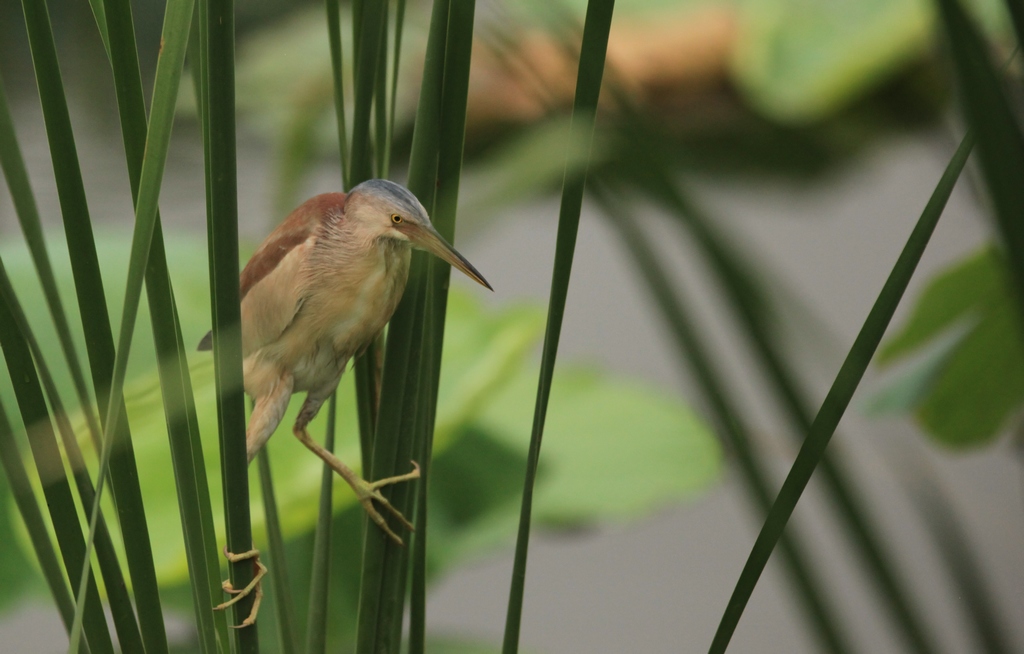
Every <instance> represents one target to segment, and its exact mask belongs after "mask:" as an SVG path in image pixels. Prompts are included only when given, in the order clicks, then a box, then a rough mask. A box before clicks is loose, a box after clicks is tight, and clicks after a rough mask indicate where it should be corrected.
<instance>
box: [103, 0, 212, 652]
mask: <svg viewBox="0 0 1024 654" xmlns="http://www.w3.org/2000/svg"><path fill="white" fill-rule="evenodd" d="M105 16H106V23H107V28H108V32H109V35H110V36H109V39H110V45H109V49H110V50H111V52H112V55H111V68H112V71H113V76H114V86H115V91H116V94H117V104H118V111H119V115H120V119H121V134H122V139H123V141H124V147H125V158H126V160H127V164H128V178H129V182H130V185H131V190H132V198H133V200H134V201H135V202H136V204H137V203H138V200H139V187H140V184H141V178H142V166H143V159H144V153H145V146H146V133H147V130H148V126H147V117H146V106H145V99H144V96H143V90H142V79H141V73H140V69H139V61H138V54H137V50H138V48H137V44H136V41H135V33H134V25H133V22H132V16H131V7H130V5H129V3H128V2H127V1H126V0H107V8H106V11H105ZM191 45H192V44H191V43H190V44H189V46H190V47H191ZM166 259H167V258H166V255H165V252H164V246H163V232H162V229H161V226H160V216H159V212H157V214H156V224H155V226H154V231H153V237H152V245H151V249H150V255H149V265H148V266H147V268H146V291H147V293H146V297H147V300H148V304H149V311H150V314H151V317H152V320H151V324H152V328H153V339H154V342H155V345H156V352H157V359H158V365H159V373H160V388H161V393H162V395H163V401H164V407H165V415H166V418H167V430H168V437H169V439H170V442H171V457H172V465H173V467H174V469H175V482H176V488H177V491H178V501H179V505H180V506H181V508H182V514H181V515H182V532H183V534H184V535H185V546H186V550H187V558H188V561H189V571H190V575H191V577H192V579H193V580H195V583H193V584H192V590H193V596H194V597H193V600H194V601H193V604H194V608H195V611H196V624H197V627H198V631H199V640H200V646H201V648H202V650H203V651H204V652H213V651H215V648H216V640H217V633H216V631H217V628H218V626H220V628H221V629H222V630H223V636H224V640H225V642H226V640H227V639H226V636H227V623H226V621H225V619H224V618H223V616H222V614H219V613H217V614H214V613H213V611H212V608H213V606H214V605H215V604H217V603H219V598H220V593H221V589H220V580H219V573H218V568H219V565H218V558H217V547H216V542H215V538H214V537H213V533H214V532H213V513H212V507H211V505H210V498H209V496H210V493H209V487H208V485H207V481H206V473H205V465H204V464H203V453H202V449H201V447H200V445H199V431H198V419H197V417H196V413H195V401H194V398H193V396H192V389H191V380H190V377H189V372H188V361H187V359H186V357H185V348H184V343H183V339H182V336H181V329H180V326H179V323H178V316H177V310H176V308H175V305H174V293H173V290H172V289H171V282H170V277H169V275H168V270H167V260H166ZM204 532H205V533H208V534H209V538H206V537H205V536H204ZM207 541H209V542H207ZM204 580H205V582H206V583H203V582H204ZM145 587H146V588H156V587H157V585H156V579H155V578H154V579H153V580H152V581H151V582H149V583H146V584H145ZM137 593H138V590H137ZM144 615H145V616H146V617H145V618H144ZM139 619H140V623H142V624H143V634H144V637H147V638H149V639H150V643H149V644H147V650H148V651H150V652H156V651H161V648H162V647H165V646H166V645H165V644H164V643H165V641H164V640H163V638H164V637H163V624H162V620H161V623H160V624H159V625H153V624H152V623H153V622H155V616H154V615H153V613H152V612H151V611H150V612H144V611H142V610H141V608H140V616H139Z"/></svg>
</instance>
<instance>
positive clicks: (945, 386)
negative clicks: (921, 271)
mask: <svg viewBox="0 0 1024 654" xmlns="http://www.w3.org/2000/svg"><path fill="white" fill-rule="evenodd" d="M1015 302H1016V296H1015V295H1014V294H1013V293H1012V292H1011V289H1010V286H1009V279H1008V276H1007V269H1006V261H1005V259H1004V257H1003V256H1002V254H1001V253H1000V252H999V251H998V250H997V249H995V248H992V247H987V248H984V249H983V250H980V251H979V252H977V253H975V254H973V255H971V256H969V257H967V258H966V259H965V260H963V261H960V262H957V263H956V264H954V265H952V266H950V267H949V268H947V269H946V270H944V271H942V272H941V273H939V274H938V275H936V276H935V277H934V278H933V279H932V280H931V282H930V283H929V284H928V286H927V288H925V290H924V291H923V292H922V293H921V295H920V296H919V297H918V299H917V303H916V304H915V305H914V309H913V311H912V313H911V314H910V317H909V318H908V319H907V322H906V324H905V325H903V327H902V328H901V329H900V330H899V331H898V332H897V333H896V334H894V335H893V337H892V338H891V339H889V341H888V342H887V343H886V344H885V346H884V347H883V349H882V351H881V353H880V356H879V359H878V361H879V363H882V364H893V363H896V362H900V361H904V362H907V363H906V364H905V369H904V370H902V371H901V373H900V374H899V376H898V377H897V378H896V379H894V380H891V381H890V382H889V383H888V384H887V385H886V387H885V388H884V389H883V390H880V391H878V392H877V394H876V396H875V398H874V401H873V406H874V407H875V409H876V412H877V411H878V410H880V409H889V410H890V411H893V410H897V411H913V412H914V415H915V416H916V418H917V419H918V421H919V422H920V423H921V425H922V427H924V429H925V431H926V433H928V434H929V435H930V436H932V437H933V438H934V439H935V440H936V441H937V442H939V443H942V444H944V445H947V446H950V447H972V446H980V445H984V444H986V443H990V442H991V441H992V440H993V439H994V438H995V437H996V436H998V435H999V434H1000V433H1002V431H1003V430H1004V428H1005V427H1006V424H1007V421H1008V420H1009V418H1010V417H1011V416H1012V415H1014V414H1016V413H1017V411H1018V410H1019V408H1020V406H1021V405H1022V404H1024V344H1022V343H1021V338H1020V334H1021V333H1022V329H1021V319H1020V314H1019V312H1018V310H1017V308H1016V306H1015ZM883 401H888V402H889V404H888V405H884V404H881V403H882V402H883Z"/></svg>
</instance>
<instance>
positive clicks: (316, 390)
mask: <svg viewBox="0 0 1024 654" xmlns="http://www.w3.org/2000/svg"><path fill="white" fill-rule="evenodd" d="M414 247H415V248H419V249H422V250H426V251H427V252H430V253H432V254H434V255H436V256H438V257H440V258H441V259H443V260H445V261H447V262H448V263H449V264H451V265H452V266H454V267H455V268H457V269H459V270H461V271H462V272H464V273H465V274H466V275H468V276H469V277H470V278H471V279H473V280H474V281H476V282H478V283H480V284H482V285H483V286H485V287H487V288H488V289H490V288H491V286H490V284H488V283H487V281H486V280H485V279H484V278H483V276H482V275H481V274H480V273H479V272H477V270H476V268H474V267H473V266H472V264H470V263H469V261H467V260H466V258H465V257H463V256H462V255H461V254H459V253H458V252H457V251H456V250H455V248H453V247H452V246H451V245H450V244H448V243H447V242H446V241H445V240H444V238H442V237H441V235H440V234H438V233H437V231H436V230H435V229H434V227H433V225H432V224H431V223H430V218H429V217H428V216H427V212H426V210H425V209H424V208H423V205H422V204H420V202H419V200H417V199H416V196H415V195H413V194H412V193H411V192H410V191H409V190H408V189H406V188H404V187H403V186H400V185H398V184H396V183H394V182H390V181H388V180H383V179H371V180H369V181H366V182H363V183H362V184H359V185H358V186H356V187H354V188H353V189H351V191H349V193H347V194H345V193H325V194H323V195H317V196H315V197H313V198H310V199H309V200H307V201H306V202H304V203H303V204H302V205H300V206H299V207H298V208H297V209H295V210H294V211H292V212H291V214H289V215H288V217H287V218H285V220H284V222H282V223H281V224H280V225H279V226H278V227H277V229H275V230H274V231H273V232H271V233H270V235H269V236H267V238H266V239H265V240H264V241H263V243H262V244H261V245H260V246H259V248H257V250H256V252H255V253H254V254H253V255H252V258H251V259H250V260H249V263H247V264H246V266H245V268H244V269H243V270H242V274H241V279H240V295H241V301H242V307H241V309H242V357H243V362H242V370H243V375H244V381H245V392H246V393H247V394H248V395H249V396H250V397H252V399H253V404H254V405H253V410H252V416H251V417H250V419H249V426H248V428H247V429H246V434H245V441H246V451H247V453H248V457H249V461H250V462H251V461H252V459H253V457H254V456H256V453H257V452H259V450H260V448H261V447H263V446H264V444H266V442H267V440H268V439H269V438H270V436H271V434H273V433H274V431H275V430H276V429H277V426H278V425H279V424H280V422H281V419H282V418H283V417H284V413H285V410H286V409H287V408H288V402H289V400H290V398H291V396H292V394H293V393H298V392H302V391H304V392H305V393H306V400H305V402H303V404H302V408H301V409H300V410H299V415H298V417H297V418H296V420H295V425H294V426H293V427H292V432H293V433H294V434H295V436H296V437H297V438H298V439H299V440H300V441H302V443H303V445H305V446H306V447H307V448H309V449H310V450H312V451H313V452H314V453H316V454H317V455H318V456H319V457H320V458H321V459H323V460H324V461H325V462H326V463H327V464H328V465H330V466H331V467H332V468H333V469H334V470H336V471H337V472H338V474H340V475H341V476H342V477H343V478H344V479H345V481H346V482H348V484H349V485H350V486H351V487H352V490H353V491H355V493H356V496H357V497H358V499H359V502H360V503H361V504H362V505H363V507H364V508H365V509H366V512H367V514H369V516H370V518H371V519H372V520H373V521H374V522H375V523H376V524H377V525H379V526H380V528H381V529H383V530H384V531H385V532H386V533H387V534H388V535H389V536H390V537H391V538H393V539H394V540H395V541H396V542H398V543H401V542H402V539H401V538H399V537H398V535H397V534H395V532H394V531H392V530H391V528H390V527H389V526H388V524H387V521H385V519H384V517H383V516H381V514H380V513H379V512H378V511H377V510H376V508H375V507H374V505H373V502H374V500H376V502H377V503H378V504H379V505H380V506H382V507H383V508H384V509H385V510H387V511H389V512H390V513H391V514H392V515H393V516H394V517H395V518H396V519H397V520H398V521H399V522H401V523H402V525H403V526H404V527H406V528H407V529H412V525H411V524H409V522H408V520H406V519H405V517H404V516H403V515H402V514H401V513H400V512H399V511H397V510H396V509H395V508H394V507H392V506H391V505H390V504H389V503H388V501H387V499H385V498H384V496H383V495H381V493H380V488H381V487H382V486H385V485H388V484H393V483H396V482H400V481H407V480H410V479H415V478H416V477H418V476H419V467H418V466H417V465H416V464H415V462H413V470H412V471H411V472H409V473H407V474H404V475H400V476H397V477H390V478H387V479H381V480H377V481H375V482H372V483H370V482H367V481H365V480H363V479H362V478H361V477H360V476H359V475H357V474H356V473H355V472H354V471H353V470H352V469H351V468H349V467H348V466H347V465H345V463H344V462H342V461H341V460H340V459H339V458H338V457H336V456H335V455H334V454H332V453H331V452H329V451H328V450H326V449H324V448H323V447H322V446H321V445H320V444H319V443H317V442H315V441H314V440H313V439H312V438H310V436H309V433H308V432H307V430H306V427H307V425H309V423H310V421H311V420H313V418H314V417H315V416H316V414H317V412H318V411H319V410H320V407H321V406H322V405H323V403H324V401H325V400H327V399H328V398H329V397H330V396H331V394H332V393H333V392H334V389H335V388H337V386H338V381H339V380H340V379H341V375H342V373H343V372H344V370H345V366H346V365H347V364H348V361H349V359H351V358H352V357H353V356H355V355H357V354H359V353H360V352H362V351H363V350H364V349H365V348H366V347H367V346H368V345H369V344H370V343H371V342H372V341H373V340H374V339H375V338H376V337H377V335H378V334H379V333H380V332H381V330H382V329H383V328H384V326H385V325H386V324H387V322H388V320H390V318H391V315H392V314H393V313H394V311H395V307H397V306H398V301H399V300H400V299H401V298H402V292H403V291H404V290H405V285H406V281H407V279H408V275H409V259H410V256H411V250H412V248H414ZM212 341H213V339H212V333H208V334H207V335H206V336H205V337H204V338H203V340H202V341H201V342H200V343H199V349H200V350H209V349H212V346H213V342H212ZM257 555H258V553H257V552H256V551H255V550H253V551H251V552H247V553H242V554H228V558H229V559H231V560H240V558H255V557H256V556H257ZM258 565H259V567H261V568H262V564H258ZM260 576H262V575H260ZM256 583H258V579H257V580H256V581H254V583H253V584H250V586H249V590H251V588H252V587H253V586H254V585H255V584H256ZM225 590H228V591H229V592H232V593H235V594H236V598H235V599H234V600H232V601H231V602H225V603H224V604H222V605H221V606H220V607H218V608H224V607H226V606H228V605H230V604H232V603H234V602H235V601H237V600H238V599H240V598H241V597H242V596H244V595H243V593H244V594H248V591H247V590H245V589H243V590H241V591H235V590H234V589H232V588H230V585H226V586H225ZM259 594H260V593H259V590H258V589H257V596H259ZM254 619H255V609H254V611H253V613H252V614H251V615H250V618H248V619H247V623H248V624H251V623H252V622H251V621H252V620H254Z"/></svg>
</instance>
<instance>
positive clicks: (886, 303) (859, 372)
mask: <svg viewBox="0 0 1024 654" xmlns="http://www.w3.org/2000/svg"><path fill="white" fill-rule="evenodd" d="M970 146H971V140H970V139H969V138H967V139H965V140H964V143H961V146H960V148H959V149H958V150H957V152H956V154H955V155H954V157H953V159H952V160H951V161H950V163H949V165H948V166H947V167H946V170H945V172H944V173H943V175H942V178H941V179H940V180H939V183H938V185H937V186H936V187H935V191H934V192H933V193H932V196H931V198H929V200H928V203H927V205H926V206H925V208H924V211H923V212H922V213H921V217H920V219H919V220H918V221H917V224H916V225H915V226H914V229H913V231H912V232H911V234H910V237H909V239H908V240H907V244H906V245H905V246H904V248H903V251H902V252H901V253H900V256H899V258H898V259H897V260H896V264H895V266H894V267H893V270H892V272H891V273H890V274H889V278H888V279H887V280H886V282H885V285H884V286H883V287H882V291H881V292H880V293H879V295H878V299H877V300H875V304H874V306H872V308H871V311H870V312H869V313H868V317H867V319H866V320H865V321H864V325H863V326H862V327H861V330H860V333H859V334H858V335H857V338H856V340H855V341H854V343H853V346H852V347H851V348H850V352H849V354H847V357H846V360H845V361H844V362H843V365H842V367H841V368H840V369H839V373H838V374H837V375H836V379H835V381H834V382H833V384H832V387H831V389H829V392H828V395H827V396H826V397H825V401H824V402H823V403H822V405H821V408H820V409H819V410H818V414H817V416H816V417H815V419H814V422H813V423H812V425H811V430H810V433H809V434H808V436H807V438H806V439H805V441H804V444H803V446H802V447H801V448H800V452H799V454H797V457H796V461H794V463H793V466H792V468H791V469H790V472H789V475H788V476H787V477H786V481H785V482H783V484H782V488H781V489H780V490H779V494H778V496H777V498H776V500H775V503H774V504H773V505H772V509H771V511H770V512H769V514H768V518H767V519H766V520H765V523H764V526H763V527H762V528H761V532H760V534H758V537H757V540H756V541H755V543H754V547H753V549H752V551H751V553H750V556H749V557H748V559H747V563H746V565H745V566H744V568H743V572H742V573H741V574H740V578H739V580H738V581H737V583H736V588H735V589H734V590H733V594H732V597H731V598H730V600H729V604H728V606H727V607H726V610H725V612H724V614H723V615H722V619H721V621H720V622H719V625H718V630H717V632H716V633H715V638H714V640H713V641H712V643H711V647H710V650H709V651H710V652H711V653H712V654H716V653H721V652H725V650H726V648H727V647H728V645H729V640H730V639H731V638H732V634H733V633H734V632H735V630H736V625H737V624H738V623H739V619H740V617H741V616H742V615H743V609H744V608H745V607H746V605H747V602H748V601H749V599H750V595H751V593H753V591H754V587H755V586H756V585H757V580H758V579H759V578H760V576H761V572H762V571H763V570H764V566H765V565H766V564H767V562H768V558H769V557H770V556H771V553H772V550H773V549H774V548H775V545H776V543H777V542H778V541H779V537H780V536H781V535H782V532H783V530H784V529H785V527H786V523H787V522H788V521H789V517H790V516H791V515H792V513H793V509H794V508H796V503H797V502H798V501H799V500H800V496H801V494H802V493H803V490H804V488H806V486H807V482H808V481H809V480H810V478H811V475H812V474H813V473H814V470H815V468H816V467H817V465H818V463H819V462H820V461H821V458H822V456H823V455H824V452H825V448H826V447H827V446H828V442H829V439H830V438H831V437H832V434H833V433H835V430H836V427H837V426H838V425H839V421H840V419H842V417H843V413H844V412H845V411H846V407H847V406H848V405H849V403H850V400H851V399H852V398H853V393H854V391H856V390H857V386H858V385H859V384H860V380H861V378H862V377H863V375H864V371H865V370H866V369H867V367H868V364H869V363H870V362H871V359H872V357H873V356H874V354H875V350H876V349H877V348H878V344H879V342H881V340H882V336H883V334H884V333H885V330H886V328H887V327H888V326H889V322H890V320H892V315H893V313H894V312H895V311H896V307H897V306H898V305H899V302H900V300H901V299H902V298H903V293H904V291H906V288H907V284H908V283H909V282H910V278H911V276H912V275H913V274H914V270H915V269H916V268H917V264H918V262H919V261H920V260H921V255H922V254H923V253H924V250H925V247H926V246H927V245H928V241H929V239H930V238H931V235H932V233H933V232H934V230H935V225H936V224H937V223H938V221H939V217H940V216H941V215H942V211H943V209H944V208H945V206H946V202H947V201H948V200H949V196H950V194H951V193H952V191H953V186H954V185H955V184H956V180H957V178H958V177H959V174H960V170H961V169H962V168H963V165H964V163H965V162H966V160H967V157H968V155H969V154H970Z"/></svg>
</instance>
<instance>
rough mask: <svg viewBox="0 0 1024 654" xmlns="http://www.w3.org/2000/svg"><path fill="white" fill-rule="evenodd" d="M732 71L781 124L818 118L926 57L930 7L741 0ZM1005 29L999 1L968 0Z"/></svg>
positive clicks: (921, 0)
mask: <svg viewBox="0 0 1024 654" xmlns="http://www.w3.org/2000/svg"><path fill="white" fill-rule="evenodd" d="M740 4H741V6H742V7H743V9H742V11H740V12H739V36H738V38H737V40H736V44H737V45H736V52H735V54H734V56H733V65H732V73H733V76H734V78H735V80H736V83H737V84H738V85H739V87H740V89H741V90H742V91H743V93H744V94H745V97H746V98H747V99H748V100H749V101H750V102H751V103H752V104H753V105H754V106H755V107H756V108H757V109H758V110H759V111H761V112H763V113H764V114H766V115H768V116H770V117H772V118H774V119H776V120H780V121H782V122H809V121H813V120H820V119H821V118H824V117H826V116H828V115H830V114H832V113H834V112H836V111H837V110H839V109H841V108H843V106H845V105H846V104H849V102H850V101H851V100H853V99H855V98H856V97H859V96H861V95H864V94H866V93H867V92H868V91H870V90H871V89H873V88H877V87H878V86H879V85H880V84H881V83H883V82H885V81H887V80H888V79H890V78H892V77H893V76H894V75H895V74H896V73H898V72H899V71H901V70H902V69H904V68H906V67H907V66H908V65H910V64H912V63H914V62H915V61H918V60H920V59H922V58H923V57H925V56H926V55H927V54H928V53H929V52H930V50H931V48H932V41H933V33H934V26H935V11H934V7H933V6H932V4H931V3H929V2H926V1H925V0H831V1H829V2H817V1H812V0H747V1H746V2H741V3H740ZM968 4H969V5H970V7H971V9H973V10H974V12H973V13H974V14H975V16H976V17H978V18H979V19H981V20H982V22H983V23H984V24H985V26H986V28H987V29H988V30H989V31H990V32H1001V31H1004V29H1005V26H1006V25H1007V18H1006V15H1005V10H1004V7H1003V4H1002V2H1001V1H999V0H972V1H970V2H969V3H968Z"/></svg>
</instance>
